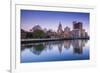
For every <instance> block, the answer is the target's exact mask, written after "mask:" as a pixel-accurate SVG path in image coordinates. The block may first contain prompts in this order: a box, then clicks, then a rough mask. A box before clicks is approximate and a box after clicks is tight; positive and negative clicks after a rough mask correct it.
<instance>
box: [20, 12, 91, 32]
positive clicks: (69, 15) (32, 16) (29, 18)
mask: <svg viewBox="0 0 100 73" xmlns="http://www.w3.org/2000/svg"><path fill="white" fill-rule="evenodd" d="M73 21H80V22H82V23H83V27H84V29H85V30H86V32H87V33H88V34H89V13H82V12H81V13H80V12H60V11H59V12H58V11H40V10H21V28H22V29H24V30H26V31H29V30H30V29H31V28H32V27H34V26H36V25H40V26H41V27H42V28H43V29H45V28H46V29H48V30H49V29H52V30H54V31H57V28H58V26H59V22H61V24H62V29H64V28H65V27H66V26H68V27H69V28H71V30H72V28H73V25H72V24H73V23H72V22H73Z"/></svg>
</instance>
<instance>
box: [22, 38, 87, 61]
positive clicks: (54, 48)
mask: <svg viewBox="0 0 100 73" xmlns="http://www.w3.org/2000/svg"><path fill="white" fill-rule="evenodd" d="M87 42H88V40H67V41H66V40H64V41H49V42H40V43H28V44H21V62H24V61H25V59H26V58H25V54H23V52H25V50H26V49H28V50H29V51H30V52H31V53H32V54H33V55H36V56H35V57H37V56H42V57H43V55H46V54H47V55H48V54H49V55H48V60H47V59H42V58H41V59H42V60H43V61H49V60H50V59H49V56H50V54H52V56H53V54H55V55H57V56H58V55H59V54H63V55H65V58H62V57H59V59H58V58H57V60H62V59H64V60H65V59H67V56H68V55H70V54H73V56H72V55H71V57H73V58H71V59H74V58H75V57H77V58H76V59H82V58H79V57H78V56H75V54H78V55H81V54H82V53H83V50H84V47H85V45H86V44H87ZM85 48H86V47H85ZM87 48H88V50H89V45H88V46H87ZM68 50H70V53H68ZM58 52H59V53H58ZM29 54H30V53H29ZM29 54H28V55H29ZM86 54H87V55H86ZM59 56H60V55H59ZM84 56H87V58H86V59H89V51H88V52H87V53H85V54H84ZM53 57H54V56H53ZM50 58H51V57H50ZM34 60H35V59H34V58H33V60H32V61H33V62H34ZM51 60H55V59H51ZM69 60H70V58H69ZM35 61H37V60H35ZM40 61H41V60H40Z"/></svg>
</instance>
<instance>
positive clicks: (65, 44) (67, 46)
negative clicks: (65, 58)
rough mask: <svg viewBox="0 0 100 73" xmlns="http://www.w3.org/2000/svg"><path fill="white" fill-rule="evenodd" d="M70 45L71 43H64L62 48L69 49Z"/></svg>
mask: <svg viewBox="0 0 100 73" xmlns="http://www.w3.org/2000/svg"><path fill="white" fill-rule="evenodd" d="M70 45H71V41H64V48H66V49H69V48H70Z"/></svg>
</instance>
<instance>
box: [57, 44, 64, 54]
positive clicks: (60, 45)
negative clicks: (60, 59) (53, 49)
mask: <svg viewBox="0 0 100 73" xmlns="http://www.w3.org/2000/svg"><path fill="white" fill-rule="evenodd" d="M62 47H63V43H59V44H58V50H59V52H60V53H62Z"/></svg>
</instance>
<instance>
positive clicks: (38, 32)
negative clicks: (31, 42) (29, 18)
mask: <svg viewBox="0 0 100 73" xmlns="http://www.w3.org/2000/svg"><path fill="white" fill-rule="evenodd" d="M44 37H45V33H44V31H43V30H34V32H33V38H44Z"/></svg>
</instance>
